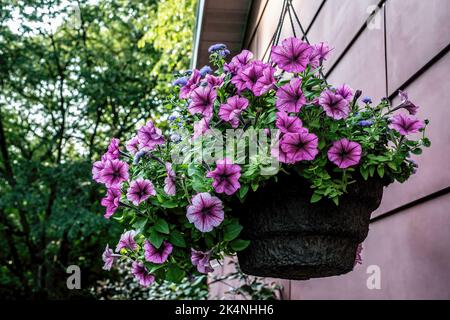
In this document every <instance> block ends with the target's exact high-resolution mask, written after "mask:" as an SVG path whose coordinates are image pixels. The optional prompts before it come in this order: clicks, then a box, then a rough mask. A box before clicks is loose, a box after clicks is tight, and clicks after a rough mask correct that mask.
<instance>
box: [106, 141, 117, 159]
mask: <svg viewBox="0 0 450 320" xmlns="http://www.w3.org/2000/svg"><path fill="white" fill-rule="evenodd" d="M119 143H120V142H119V139H117V138H113V139H112V140H111V142H110V143H109V146H108V150H107V151H106V153H105V154H104V159H106V160H115V159H119V156H120V149H119Z"/></svg>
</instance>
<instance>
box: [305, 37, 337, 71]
mask: <svg viewBox="0 0 450 320" xmlns="http://www.w3.org/2000/svg"><path fill="white" fill-rule="evenodd" d="M312 48H313V50H312V53H311V55H310V56H309V64H310V65H311V66H312V67H313V68H318V67H320V66H321V65H322V63H323V62H324V61H325V60H327V59H328V56H329V55H330V52H331V50H333V49H332V48H330V46H329V45H328V44H327V43H325V42H320V43H318V44H315V45H313V46H312Z"/></svg>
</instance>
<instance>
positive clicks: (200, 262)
mask: <svg viewBox="0 0 450 320" xmlns="http://www.w3.org/2000/svg"><path fill="white" fill-rule="evenodd" d="M210 259H211V251H208V252H203V251H197V250H195V249H192V248H191V262H192V264H193V265H194V266H195V267H197V271H198V272H200V273H205V274H207V273H209V272H213V271H214V269H213V268H212V267H211V263H210Z"/></svg>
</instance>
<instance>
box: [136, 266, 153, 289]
mask: <svg viewBox="0 0 450 320" xmlns="http://www.w3.org/2000/svg"><path fill="white" fill-rule="evenodd" d="M131 273H133V275H134V277H135V278H136V279H137V280H138V281H139V284H140V285H141V286H144V287H148V286H149V285H151V284H152V283H153V282H155V276H154V275H153V274H151V273H150V272H148V270H147V268H146V267H145V266H144V264H143V263H142V262H138V261H134V262H133V265H132V267H131Z"/></svg>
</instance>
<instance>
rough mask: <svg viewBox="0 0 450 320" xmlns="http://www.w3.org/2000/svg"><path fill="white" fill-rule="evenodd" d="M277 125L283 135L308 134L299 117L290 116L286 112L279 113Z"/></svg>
mask: <svg viewBox="0 0 450 320" xmlns="http://www.w3.org/2000/svg"><path fill="white" fill-rule="evenodd" d="M275 124H276V126H277V128H278V129H280V131H281V132H282V133H300V132H308V130H307V129H306V128H304V127H303V124H302V121H301V120H300V118H299V117H293V116H289V115H288V114H287V113H286V112H277V121H276V123H275Z"/></svg>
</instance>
